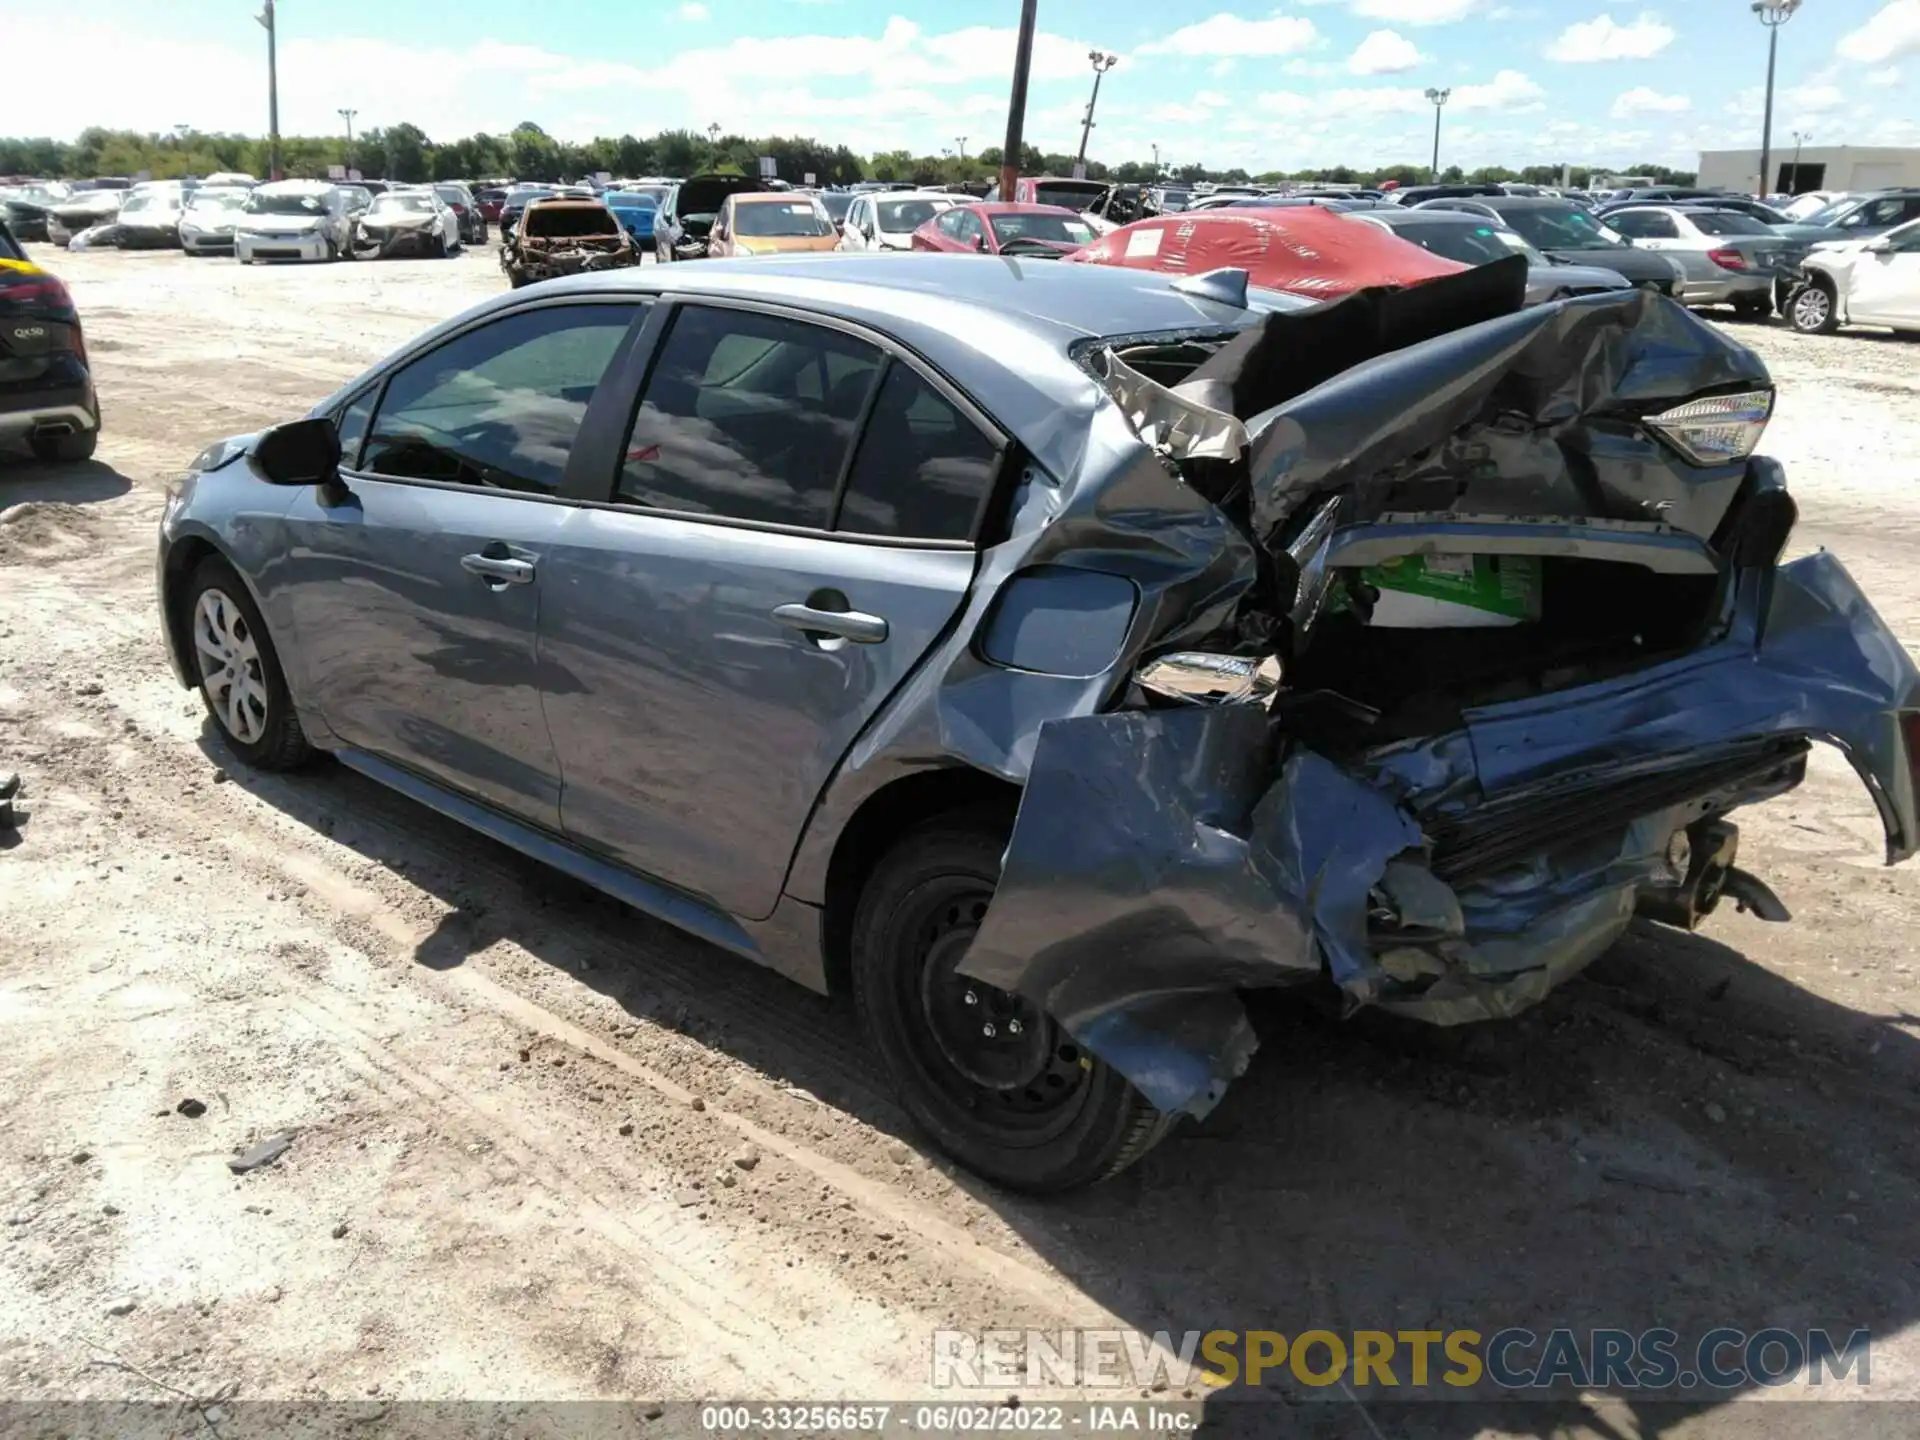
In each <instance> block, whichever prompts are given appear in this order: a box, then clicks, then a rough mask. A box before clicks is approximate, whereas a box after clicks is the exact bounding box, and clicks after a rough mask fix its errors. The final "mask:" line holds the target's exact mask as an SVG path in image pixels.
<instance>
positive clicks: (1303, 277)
mask: <svg viewBox="0 0 1920 1440" xmlns="http://www.w3.org/2000/svg"><path fill="white" fill-rule="evenodd" d="M1065 258H1067V259H1068V260H1079V261H1083V262H1086V263H1088V264H1092V265H1125V266H1128V267H1129V268H1131V269H1135V270H1159V271H1163V272H1165V273H1168V274H1173V275H1204V274H1205V273H1206V272H1207V271H1209V270H1218V269H1220V268H1222V267H1223V266H1232V267H1234V268H1235V269H1240V270H1245V271H1246V272H1247V273H1248V274H1249V275H1250V276H1251V277H1252V281H1253V283H1254V284H1255V285H1259V286H1263V287H1265V288H1266V289H1269V290H1290V291H1292V292H1293V293H1294V294H1296V295H1306V296H1311V297H1312V298H1314V299H1316V300H1331V299H1334V298H1336V297H1338V296H1341V295H1345V294H1346V293H1347V292H1348V291H1350V290H1360V289H1364V288H1366V287H1367V286H1369V285H1410V284H1413V283H1415V282H1416V281H1420V280H1432V279H1435V278H1437V277H1439V276H1441V275H1456V274H1458V273H1459V272H1460V271H1462V270H1466V269H1469V268H1470V267H1469V266H1466V265H1462V264H1460V263H1459V262H1458V261H1457V260H1448V259H1445V258H1444V257H1442V256H1439V255H1435V254H1433V253H1432V252H1431V251H1428V250H1423V249H1421V248H1420V247H1419V246H1418V245H1415V244H1414V243H1413V242H1412V241H1410V240H1402V239H1401V238H1400V237H1399V236H1398V235H1390V234H1388V233H1387V232H1386V231H1385V230H1382V229H1381V228H1380V227H1379V226H1378V225H1369V224H1367V223H1366V222H1365V221H1363V220H1355V219H1352V218H1350V217H1348V216H1346V215H1342V214H1340V213H1339V212H1337V211H1333V210H1327V209H1324V208H1322V207H1320V206H1318V205H1297V206H1288V207H1284V208H1281V209H1277V210H1256V209H1253V208H1251V207H1248V208H1244V209H1243V208H1239V207H1236V208H1234V209H1232V210H1216V211H1206V210H1202V211H1200V212H1199V213H1197V214H1193V215H1160V216H1156V217H1154V218H1153V219H1151V220H1136V221H1135V222H1134V223H1133V224H1131V225H1123V226H1121V227H1120V228H1119V229H1118V230H1114V231H1112V232H1111V233H1109V234H1106V235H1103V236H1101V237H1100V238H1099V239H1098V240H1095V241H1093V242H1092V243H1090V244H1088V245H1084V246H1082V247H1081V248H1080V249H1078V250H1076V251H1074V252H1073V253H1072V254H1071V255H1068V256H1067V257H1065Z"/></svg>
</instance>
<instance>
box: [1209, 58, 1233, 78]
mask: <svg viewBox="0 0 1920 1440" xmlns="http://www.w3.org/2000/svg"><path fill="white" fill-rule="evenodd" d="M1233 66H1234V61H1233V57H1232V56H1228V57H1227V58H1226V59H1224V60H1216V61H1214V62H1213V64H1212V65H1210V66H1208V67H1207V73H1208V74H1209V75H1212V76H1214V77H1215V78H1217V79H1218V78H1224V77H1226V76H1228V75H1231V74H1232V73H1233Z"/></svg>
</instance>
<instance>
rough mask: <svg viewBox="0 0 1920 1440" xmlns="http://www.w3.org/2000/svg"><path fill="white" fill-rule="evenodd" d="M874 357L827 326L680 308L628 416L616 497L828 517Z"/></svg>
mask: <svg viewBox="0 0 1920 1440" xmlns="http://www.w3.org/2000/svg"><path fill="white" fill-rule="evenodd" d="M881 358H882V357H881V354H880V352H879V351H878V350H876V349H874V348H873V346H871V345H869V344H867V343H866V342H864V341H862V340H856V339H854V338H853V337H852V336H849V335H844V334H841V333H840V332H839V331H837V330H830V329H827V328H825V327H824V326H819V325H808V324H805V323H803V322H800V321H796V320H784V319H780V318H778V317H776V316H771V315H756V314H752V313H749V312H745V311H733V310H717V309H708V308H704V307H701V306H687V307H685V308H683V309H682V310H681V311H680V312H679V314H678V315H677V316H675V318H674V321H673V328H672V329H671V330H670V331H669V332H668V333H667V338H666V341H665V343H664V344H663V345H662V346H661V351H660V358H659V360H658V361H657V362H655V365H654V367H653V374H652V375H651V376H650V377H649V379H648V381H647V388H646V392H645V394H644V395H643V396H642V397H641V401H640V408H639V411H638V412H637V413H636V414H635V416H634V421H633V429H632V431H631V433H630V434H629V436H628V440H627V453H626V461H625V464H624V465H623V466H622V468H621V474H620V494H619V498H620V499H622V500H625V501H627V502H629V503H631V504H636V505H647V506H652V507H655V508H658V509H662V510H681V511H687V512H690V513H693V514H697V515H723V516H727V517H729V518H731V519H735V520H756V521H762V522H766V523H772V524H781V525H800V526H806V527H808V528H811V529H819V530H823V529H825V528H826V527H827V525H828V523H829V522H830V520H831V519H832V513H833V496H834V487H835V486H836V485H837V484H838V482H839V479H840V473H841V470H842V469H843V468H844V467H845V465H846V460H847V454H848V451H849V449H850V448H851V447H852V444H853V433H854V428H855V426H856V425H857V424H858V423H859V419H860V414H861V411H862V410H863V409H864V408H865V405H866V400H867V393H868V391H869V390H870V389H871V388H872V385H873V381H874V377H875V376H876V374H877V373H878V371H879V368H880V363H881Z"/></svg>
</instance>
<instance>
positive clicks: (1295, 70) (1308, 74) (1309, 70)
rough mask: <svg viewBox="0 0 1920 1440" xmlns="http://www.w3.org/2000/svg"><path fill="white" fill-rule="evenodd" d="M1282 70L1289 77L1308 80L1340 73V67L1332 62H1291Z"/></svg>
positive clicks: (1283, 66) (1282, 67)
mask: <svg viewBox="0 0 1920 1440" xmlns="http://www.w3.org/2000/svg"><path fill="white" fill-rule="evenodd" d="M1280 68H1281V70H1282V71H1284V72H1285V73H1286V74H1288V75H1298V76H1301V77H1303V78H1307V79H1324V78H1326V77H1327V76H1329V75H1338V74H1339V73H1340V67H1339V66H1338V65H1336V64H1335V63H1334V62H1333V61H1331V60H1289V61H1287V63H1286V64H1284V65H1282V66H1281V67H1280Z"/></svg>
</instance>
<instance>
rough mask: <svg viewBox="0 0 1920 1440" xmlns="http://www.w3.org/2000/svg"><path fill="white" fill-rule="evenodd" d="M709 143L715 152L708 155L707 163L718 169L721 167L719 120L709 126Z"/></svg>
mask: <svg viewBox="0 0 1920 1440" xmlns="http://www.w3.org/2000/svg"><path fill="white" fill-rule="evenodd" d="M707 144H708V146H709V147H711V149H712V152H713V153H712V154H711V155H709V156H708V158H707V163H708V164H709V165H711V166H713V167H714V168H715V169H716V170H717V169H719V168H720V122H719V121H717V120H716V121H714V123H713V124H711V125H709V126H707Z"/></svg>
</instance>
